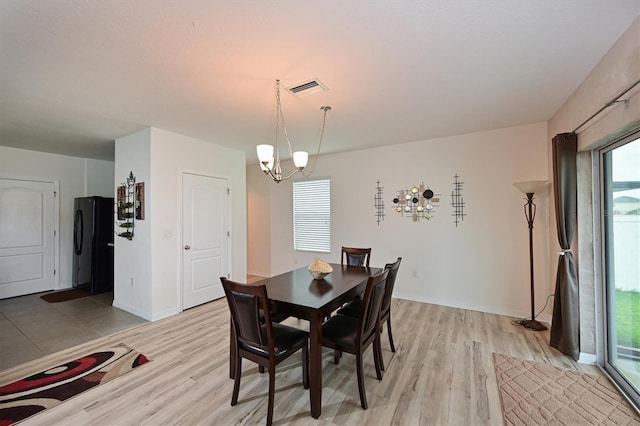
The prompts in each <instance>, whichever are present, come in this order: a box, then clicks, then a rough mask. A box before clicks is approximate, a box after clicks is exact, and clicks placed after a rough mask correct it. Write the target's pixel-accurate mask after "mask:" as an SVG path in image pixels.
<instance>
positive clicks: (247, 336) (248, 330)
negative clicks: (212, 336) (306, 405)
mask: <svg viewBox="0 0 640 426" xmlns="http://www.w3.org/2000/svg"><path fill="white" fill-rule="evenodd" d="M220 281H221V282H222V287H223V288H224V292H225V294H226V296H227V303H228V305H229V311H231V322H232V324H233V332H232V334H235V345H234V346H235V348H234V355H235V377H234V383H233V394H232V396H231V405H232V406H234V405H236V404H237V402H238V393H239V391H240V376H241V375H242V358H246V359H248V360H250V361H253V362H255V363H256V364H258V365H259V366H262V367H265V368H267V370H268V371H269V403H268V406H267V407H268V408H267V425H271V423H272V421H273V400H274V393H275V373H276V365H278V364H279V363H280V362H282V361H284V360H285V359H287V358H288V357H289V356H291V355H292V354H294V353H296V352H297V351H299V350H300V349H302V383H303V386H304V388H305V389H308V388H309V370H308V366H309V349H308V346H309V333H307V332H306V331H304V330H300V329H297V328H295V327H290V326H287V325H284V324H279V323H276V322H273V321H272V320H271V312H270V311H269V299H268V297H267V288H266V286H265V285H264V284H263V285H247V284H242V283H237V282H234V281H231V280H229V279H227V278H225V277H220ZM260 311H262V317H263V319H262V320H261V315H260ZM233 337H234V336H232V338H233Z"/></svg>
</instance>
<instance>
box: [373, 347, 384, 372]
mask: <svg viewBox="0 0 640 426" xmlns="http://www.w3.org/2000/svg"><path fill="white" fill-rule="evenodd" d="M373 349H374V352H373V353H374V357H375V356H377V357H378V362H379V363H380V371H384V358H382V343H381V339H380V338H378V339H376V341H375V342H373ZM378 379H382V377H379V378H378Z"/></svg>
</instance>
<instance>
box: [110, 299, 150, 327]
mask: <svg viewBox="0 0 640 426" xmlns="http://www.w3.org/2000/svg"><path fill="white" fill-rule="evenodd" d="M111 305H112V306H113V307H114V308H118V309H122V310H123V311H126V312H129V313H130V314H133V315H135V316H137V317H140V318H142V319H145V320H147V321H152V319H151V318H152V317H151V315H150V314H149V313H148V312H144V311H141V310H139V309H136V308H134V307H133V306H130V305H127V304H126V303H121V302H120V301H119V300H117V299H115V298H114V299H113V303H112V304H111Z"/></svg>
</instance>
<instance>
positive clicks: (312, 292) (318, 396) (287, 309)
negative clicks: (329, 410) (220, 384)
mask: <svg viewBox="0 0 640 426" xmlns="http://www.w3.org/2000/svg"><path fill="white" fill-rule="evenodd" d="M331 267H332V268H333V272H331V273H330V274H329V275H327V276H326V277H325V278H324V279H323V280H314V279H313V278H312V277H311V274H310V273H309V271H308V269H307V267H306V266H305V267H302V268H299V269H295V270H293V271H290V272H285V273H284V274H280V275H276V276H274V277H271V278H264V279H262V280H259V281H256V282H255V283H252V284H253V285H260V284H265V285H266V287H267V295H268V296H269V300H270V301H271V304H272V305H271V306H272V308H271V309H272V312H277V313H282V314H286V315H290V316H294V317H296V318H300V319H304V320H307V321H309V397H310V400H311V416H312V417H314V418H316V419H317V418H318V417H320V413H321V411H322V322H323V321H324V319H325V318H326V317H328V316H330V315H331V313H332V312H333V311H335V310H336V309H338V308H340V307H341V306H342V305H343V304H345V303H346V302H348V301H350V300H352V299H353V298H355V297H356V296H357V295H358V294H361V293H363V292H364V288H365V285H366V283H367V280H368V279H369V277H370V276H372V275H376V274H379V273H380V272H381V271H382V269H381V268H375V267H360V266H347V265H340V264H335V263H332V264H331ZM231 356H232V357H233V354H232V355H231ZM230 375H231V377H234V376H235V372H234V371H233V362H232V363H231V365H230Z"/></svg>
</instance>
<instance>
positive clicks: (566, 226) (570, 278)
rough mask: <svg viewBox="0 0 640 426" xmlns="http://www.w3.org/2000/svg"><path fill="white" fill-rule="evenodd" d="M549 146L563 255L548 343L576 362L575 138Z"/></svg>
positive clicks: (557, 138)
mask: <svg viewBox="0 0 640 426" xmlns="http://www.w3.org/2000/svg"><path fill="white" fill-rule="evenodd" d="M551 145H552V149H553V194H554V199H555V204H556V224H557V228H558V242H559V243H560V247H561V248H562V253H561V254H560V256H559V258H558V272H557V274H556V291H555V299H554V302H553V318H552V321H551V339H550V344H551V346H552V347H554V348H556V349H558V350H559V351H560V352H562V353H564V354H566V355H569V356H571V357H572V358H573V359H575V360H576V361H577V360H578V358H579V357H580V303H579V302H580V301H579V293H578V274H577V272H576V264H575V261H574V259H573V254H571V251H570V250H571V240H572V239H573V231H574V228H575V225H576V213H577V204H578V201H577V189H578V185H577V180H578V178H577V165H576V156H577V151H578V137H577V135H576V134H575V133H561V134H559V135H556V136H555V137H554V138H553V141H552V144H551Z"/></svg>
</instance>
